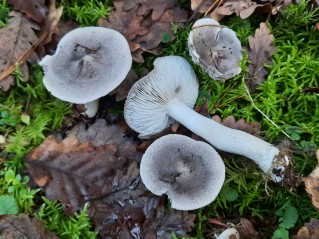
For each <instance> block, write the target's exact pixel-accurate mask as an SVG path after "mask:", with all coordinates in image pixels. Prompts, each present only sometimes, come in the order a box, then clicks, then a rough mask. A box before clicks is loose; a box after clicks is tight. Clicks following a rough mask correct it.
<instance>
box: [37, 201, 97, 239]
mask: <svg viewBox="0 0 319 239" xmlns="http://www.w3.org/2000/svg"><path fill="white" fill-rule="evenodd" d="M42 199H43V200H44V203H43V204H42V206H41V208H40V210H39V211H38V212H37V214H36V215H37V217H39V218H40V219H41V220H42V222H43V223H44V225H45V227H46V228H48V229H49V230H51V231H53V232H55V233H56V234H57V235H58V236H59V238H61V239H81V238H83V239H94V238H96V236H97V234H98V233H97V232H94V231H93V230H92V228H91V227H92V225H91V223H92V222H91V221H90V219H89V216H88V214H87V205H85V206H84V208H83V210H82V211H81V212H80V213H76V214H75V215H74V216H73V217H68V216H66V215H65V214H64V212H63V207H62V205H61V203H59V202H58V201H49V200H48V199H46V198H44V197H43V198H42Z"/></svg>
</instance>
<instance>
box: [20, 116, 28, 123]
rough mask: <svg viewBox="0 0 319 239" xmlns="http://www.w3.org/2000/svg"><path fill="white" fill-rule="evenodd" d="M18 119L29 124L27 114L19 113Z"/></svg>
mask: <svg viewBox="0 0 319 239" xmlns="http://www.w3.org/2000/svg"><path fill="white" fill-rule="evenodd" d="M20 119H21V121H22V123H25V124H26V125H29V124H30V116H29V115H27V114H21V116H20Z"/></svg>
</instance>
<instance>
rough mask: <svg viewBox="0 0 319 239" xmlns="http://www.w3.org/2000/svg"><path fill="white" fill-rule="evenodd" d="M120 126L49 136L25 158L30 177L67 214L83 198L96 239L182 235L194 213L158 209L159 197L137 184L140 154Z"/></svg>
mask: <svg viewBox="0 0 319 239" xmlns="http://www.w3.org/2000/svg"><path fill="white" fill-rule="evenodd" d="M126 129H127V125H126V124H125V122H124V121H120V122H119V123H118V124H116V125H111V126H107V125H106V121H105V120H102V119H98V120H97V121H96V122H95V123H94V124H92V125H91V126H90V127H89V128H86V126H85V124H84V123H79V124H77V125H76V126H75V127H74V128H73V129H72V130H71V131H70V132H69V134H68V136H67V137H66V138H65V139H63V140H59V139H58V138H57V137H54V136H49V137H48V138H47V139H46V140H45V141H44V142H43V143H42V144H41V145H40V146H39V147H37V148H35V149H34V150H32V151H31V152H30V153H29V154H27V156H26V159H25V161H26V164H27V167H28V170H29V172H30V175H31V176H32V178H33V179H34V181H35V182H36V183H38V184H39V185H40V186H42V189H43V191H44V192H45V194H46V197H48V198H49V199H51V200H52V199H58V200H60V201H62V202H64V203H65V204H69V205H70V206H71V208H72V209H71V210H73V212H74V211H76V210H79V209H81V208H82V207H83V205H84V203H85V202H89V205H90V207H89V209H88V210H89V211H88V212H89V215H90V217H91V218H92V219H93V220H94V222H95V226H96V230H98V231H99V232H100V235H101V236H102V238H119V237H120V235H121V236H122V238H128V239H129V238H136V236H137V237H138V236H140V238H146V237H143V235H146V234H147V233H150V234H153V235H154V233H155V235H157V238H167V237H164V236H163V237H161V234H163V235H168V233H171V232H172V231H174V232H175V233H176V234H177V235H180V236H184V235H186V234H187V232H189V231H190V228H191V227H193V226H194V224H193V220H194V218H195V215H193V214H188V213H186V214H180V213H179V212H177V211H172V214H170V213H169V214H165V215H164V214H162V213H161V210H164V209H161V208H164V201H163V199H164V198H163V197H158V196H155V195H153V194H151V193H150V192H149V191H148V190H147V189H146V188H145V186H144V184H143V183H142V182H141V180H140V177H139V168H138V164H139V163H140V160H141V157H142V153H139V152H137V151H136V147H137V143H136V142H135V141H133V139H132V138H128V137H126V136H125V134H124V132H125V130H126ZM154 218H155V219H156V220H154ZM148 219H149V220H151V221H148ZM167 221H169V222H170V223H169V224H165V223H164V222H167ZM159 222H161V223H162V224H161V223H159ZM150 234H149V235H150ZM155 238H156V237H155Z"/></svg>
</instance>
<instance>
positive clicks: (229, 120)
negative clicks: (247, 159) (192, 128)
mask: <svg viewBox="0 0 319 239" xmlns="http://www.w3.org/2000/svg"><path fill="white" fill-rule="evenodd" d="M207 107H208V102H207V101H206V102H205V104H204V105H202V106H196V107H195V111H196V112H198V113H199V114H201V115H203V116H205V117H208V118H212V120H215V121H216V122H218V123H221V124H222V125H225V126H227V127H229V128H232V129H238V130H241V131H244V132H246V133H248V134H252V135H255V136H258V135H260V127H261V124H260V123H259V122H246V121H245V120H244V119H239V120H237V121H236V119H235V117H234V116H232V115H230V116H227V117H226V118H224V119H221V117H220V116H219V115H214V116H213V117H211V116H210V114H209V111H208V108H207Z"/></svg>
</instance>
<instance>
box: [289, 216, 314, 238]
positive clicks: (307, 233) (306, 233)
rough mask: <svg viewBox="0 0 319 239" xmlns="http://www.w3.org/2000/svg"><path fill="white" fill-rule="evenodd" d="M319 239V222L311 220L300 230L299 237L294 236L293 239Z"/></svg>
mask: <svg viewBox="0 0 319 239" xmlns="http://www.w3.org/2000/svg"><path fill="white" fill-rule="evenodd" d="M317 238H319V220H318V219H315V218H311V219H310V222H308V223H305V225H304V226H303V227H302V228H300V229H299V231H298V233H297V235H295V236H292V239H317Z"/></svg>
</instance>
